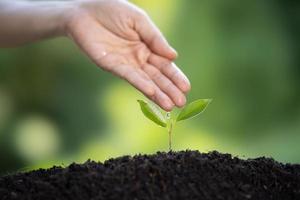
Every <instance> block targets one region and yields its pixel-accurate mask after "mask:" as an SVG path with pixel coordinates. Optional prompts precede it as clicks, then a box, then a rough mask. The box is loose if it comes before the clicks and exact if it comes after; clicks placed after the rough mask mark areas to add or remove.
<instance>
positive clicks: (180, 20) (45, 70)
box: [0, 0, 300, 174]
mask: <svg viewBox="0 0 300 200" xmlns="http://www.w3.org/2000/svg"><path fill="white" fill-rule="evenodd" d="M133 2H134V3H136V4H137V5H139V6H141V7H142V8H143V9H145V10H146V11H147V12H148V13H149V15H150V16H151V17H152V19H153V21H154V22H155V23H156V24H157V25H158V26H159V27H160V28H161V30H162V32H163V33H164V34H165V35H166V37H167V38H168V40H169V42H170V43H171V44H172V45H173V46H174V47H175V48H176V49H177V51H178V52H179V58H178V60H177V61H176V63H177V64H178V66H180V67H181V68H182V70H183V71H184V72H185V73H186V74H187V76H188V77H189V79H190V80H191V83H192V90H191V92H190V93H189V95H188V99H189V101H191V100H194V99H197V98H213V99H214V101H213V103H212V104H211V105H210V106H209V107H208V109H207V110H206V112H205V113H203V114H202V115H201V116H200V117H198V118H194V119H192V120H190V121H186V122H182V123H179V124H178V125H177V127H176V128H175V130H174V135H173V145H174V150H184V149H193V150H194V149H198V150H200V151H204V152H207V151H210V150H218V151H221V152H226V153H232V154H234V155H238V156H239V157H242V158H248V157H257V156H267V157H274V158H275V159H277V160H279V161H281V162H292V163H296V162H298V163H299V162H300V145H299V143H300V56H299V54H300V48H299V46H300V43H299V42H300V28H299V27H300V26H299V24H300V3H299V1H297V0H266V1H261V0H251V1H250V0H244V1H240V0H189V1H187V0H163V1H161V0H151V1H150V0H147V1H145V0H135V1H133ZM138 98H141V95H140V94H139V93H138V92H137V91H135V89H133V88H132V87H131V86H129V85H128V84H127V83H125V82H124V81H121V80H119V79H117V78H115V77H113V76H112V75H110V74H108V73H107V72H103V71H101V70H100V69H99V68H97V67H96V66H95V65H94V64H92V63H91V62H90V61H89V60H88V59H87V58H86V56H84V55H83V54H82V53H81V52H80V51H79V49H78V48H77V47H76V46H75V45H74V44H73V43H72V42H71V41H70V40H68V39H65V38H59V39H54V40H48V41H43V42H39V43H35V44H31V45H26V46H24V47H20V48H15V49H0V174H5V173H8V172H13V171H18V170H27V169H32V168H36V167H50V166H51V165H54V164H55V165H63V166H64V165H67V164H69V163H71V162H74V161H75V162H84V161H85V160H87V159H89V158H90V159H93V160H97V161H98V160H100V161H103V160H105V159H107V158H110V157H115V156H121V155H124V154H131V155H133V154H137V153H155V152H156V151H167V150H168V136H167V133H166V132H165V130H164V129H162V128H160V127H157V126H156V125H155V124H154V123H152V122H150V121H148V119H146V118H144V117H143V114H142V113H141V111H140V110H139V106H138V104H137V102H136V100H137V99H138Z"/></svg>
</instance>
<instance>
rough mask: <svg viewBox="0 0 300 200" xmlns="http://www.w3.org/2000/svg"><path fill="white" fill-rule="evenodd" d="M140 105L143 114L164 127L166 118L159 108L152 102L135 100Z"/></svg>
mask: <svg viewBox="0 0 300 200" xmlns="http://www.w3.org/2000/svg"><path fill="white" fill-rule="evenodd" d="M137 101H138V102H139V104H140V106H141V110H142V112H143V113H144V115H145V116H146V117H147V118H148V119H150V120H151V121H153V122H155V123H156V124H158V125H159V126H162V127H166V126H167V123H166V119H165V117H164V116H163V114H162V113H161V112H160V110H159V108H158V107H157V106H155V105H153V104H148V103H147V102H145V101H143V100H137Z"/></svg>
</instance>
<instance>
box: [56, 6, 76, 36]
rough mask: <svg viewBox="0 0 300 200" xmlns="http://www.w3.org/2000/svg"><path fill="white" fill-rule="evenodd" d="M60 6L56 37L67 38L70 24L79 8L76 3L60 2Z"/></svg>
mask: <svg viewBox="0 0 300 200" xmlns="http://www.w3.org/2000/svg"><path fill="white" fill-rule="evenodd" d="M62 4H63V5H62V6H61V10H60V12H59V13H58V15H57V20H56V21H57V25H56V34H57V35H58V36H68V32H69V31H68V30H69V26H70V23H71V21H72V19H73V16H74V15H75V13H76V12H77V10H78V8H79V6H78V4H77V2H76V1H73V2H62Z"/></svg>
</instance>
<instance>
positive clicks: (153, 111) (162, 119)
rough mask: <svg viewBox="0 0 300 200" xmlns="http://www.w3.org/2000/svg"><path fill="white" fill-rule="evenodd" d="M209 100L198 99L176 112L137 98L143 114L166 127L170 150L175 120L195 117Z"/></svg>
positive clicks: (170, 148)
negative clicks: (166, 110)
mask: <svg viewBox="0 0 300 200" xmlns="http://www.w3.org/2000/svg"><path fill="white" fill-rule="evenodd" d="M211 101H212V100H211V99H198V100H196V101H193V102H192V103H190V104H188V105H186V106H185V107H184V108H182V109H180V110H179V112H178V111H177V112H176V111H175V110H173V111H171V112H165V111H162V110H161V109H160V108H159V107H158V106H156V105H155V104H153V103H147V102H145V101H143V100H138V102H139V104H140V106H141V110H142V112H143V113H144V115H145V116H146V117H147V118H148V119H150V120H151V121H153V122H154V123H156V124H157V125H159V126H162V127H164V128H166V129H167V131H168V134H169V150H170V151H171V150H172V130H173V128H174V126H175V124H176V122H179V121H183V120H186V119H189V118H192V117H195V116H196V115H198V114H200V113H202V112H203V111H204V110H205V108H206V107H207V106H208V104H209V103H210V102H211Z"/></svg>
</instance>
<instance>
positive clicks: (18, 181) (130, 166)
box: [0, 150, 300, 200]
mask: <svg viewBox="0 0 300 200" xmlns="http://www.w3.org/2000/svg"><path fill="white" fill-rule="evenodd" d="M0 197H1V198H0V199H3V200H4V199H5V200H6V199H43V200H47V199H57V200H64V199H76V200H81V199H84V200H87V199H93V200H97V199H98V200H102V199H103V200H120V199H124V200H127V199H128V200H129V199H130V200H150V199H153V200H154V199H155V200H177V199H178V200H193V199H195V200H196V199H197V200H223V199H228V200H229V199H230V200H235V199H239V200H243V199H247V200H248V199H255V200H268V199H278V200H279V199H280V200H283V199H284V200H289V199H294V200H296V199H300V165H298V164H282V163H279V162H276V161H274V160H273V159H270V158H264V157H262V158H256V159H248V160H243V159H239V158H237V157H232V156H231V155H230V154H221V153H218V152H216V151H214V152H210V153H200V152H198V151H189V150H187V151H180V152H168V153H162V152H158V153H156V154H154V155H136V156H133V157H131V156H123V157H119V158H115V159H110V160H107V161H105V162H104V163H100V162H98V163H97V162H93V161H87V162H85V163H84V164H75V163H74V164H71V165H70V166H68V167H66V168H62V167H53V168H51V169H47V170H45V169H40V170H36V171H31V172H26V173H18V174H13V175H7V176H3V177H1V178H0Z"/></svg>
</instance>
